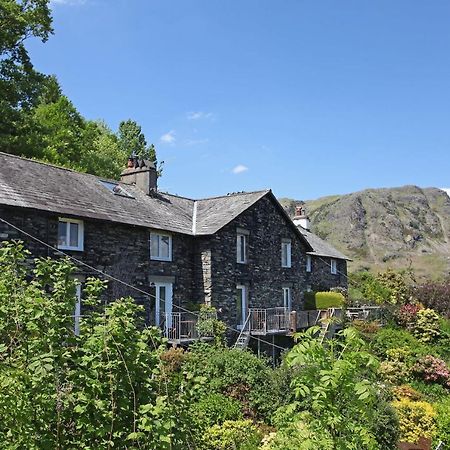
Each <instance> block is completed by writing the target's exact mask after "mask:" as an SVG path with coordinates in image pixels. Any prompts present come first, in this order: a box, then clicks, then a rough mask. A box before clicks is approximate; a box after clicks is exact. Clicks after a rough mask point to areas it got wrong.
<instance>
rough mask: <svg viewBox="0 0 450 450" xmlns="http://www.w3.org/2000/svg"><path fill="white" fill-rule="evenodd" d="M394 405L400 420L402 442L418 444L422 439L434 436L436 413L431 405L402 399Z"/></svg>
mask: <svg viewBox="0 0 450 450" xmlns="http://www.w3.org/2000/svg"><path fill="white" fill-rule="evenodd" d="M392 404H393V406H394V408H395V409H396V411H397V415H398V418H399V423H400V440H401V441H405V442H417V441H418V439H419V438H420V437H424V438H432V437H433V436H434V434H435V432H436V411H435V409H434V408H433V406H432V405H431V404H430V403H428V402H423V401H421V402H415V401H412V400H408V399H402V400H397V401H394V402H393V403H392Z"/></svg>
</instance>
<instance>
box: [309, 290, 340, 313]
mask: <svg viewBox="0 0 450 450" xmlns="http://www.w3.org/2000/svg"><path fill="white" fill-rule="evenodd" d="M343 304H344V296H343V295H342V294H341V293H340V292H305V309H328V308H341V307H342V305H343Z"/></svg>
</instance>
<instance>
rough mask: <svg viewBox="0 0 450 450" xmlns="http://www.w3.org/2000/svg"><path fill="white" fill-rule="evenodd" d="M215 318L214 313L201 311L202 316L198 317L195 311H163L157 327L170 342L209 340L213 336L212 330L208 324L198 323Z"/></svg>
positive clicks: (185, 342)
mask: <svg viewBox="0 0 450 450" xmlns="http://www.w3.org/2000/svg"><path fill="white" fill-rule="evenodd" d="M216 318H217V315H216V314H215V313H210V314H206V315H205V313H202V318H199V314H198V313H197V312H196V313H194V312H172V313H164V314H162V317H161V321H160V324H159V327H160V328H161V330H162V332H163V336H164V337H165V338H167V340H168V341H169V343H170V344H189V343H192V342H194V341H197V340H199V339H202V340H210V339H211V338H212V337H213V333H212V330H209V328H210V327H208V326H200V325H201V324H202V323H203V325H205V322H207V321H208V320H210V319H216ZM200 330H201V332H200Z"/></svg>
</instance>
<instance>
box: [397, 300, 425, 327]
mask: <svg viewBox="0 0 450 450" xmlns="http://www.w3.org/2000/svg"><path fill="white" fill-rule="evenodd" d="M421 309H422V307H421V306H420V305H418V304H412V303H406V304H404V305H402V306H400V308H399V309H398V310H397V311H396V312H395V314H394V318H395V321H396V322H397V323H398V324H399V325H400V326H401V327H403V328H406V329H412V328H413V327H414V325H415V323H416V320H417V313H418V312H419V311H420V310H421Z"/></svg>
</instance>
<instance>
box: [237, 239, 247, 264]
mask: <svg viewBox="0 0 450 450" xmlns="http://www.w3.org/2000/svg"><path fill="white" fill-rule="evenodd" d="M241 237H242V238H243V239H244V254H243V255H242V252H241V242H240V238H241ZM247 239H248V234H244V233H237V234H236V262H237V263H239V264H247V262H248V256H247V249H248V240H247Z"/></svg>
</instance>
